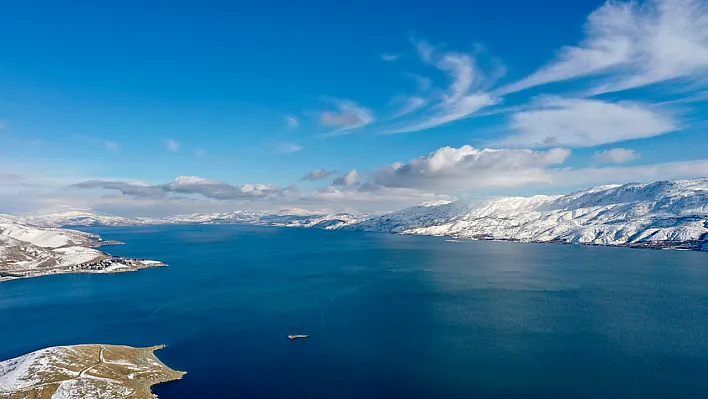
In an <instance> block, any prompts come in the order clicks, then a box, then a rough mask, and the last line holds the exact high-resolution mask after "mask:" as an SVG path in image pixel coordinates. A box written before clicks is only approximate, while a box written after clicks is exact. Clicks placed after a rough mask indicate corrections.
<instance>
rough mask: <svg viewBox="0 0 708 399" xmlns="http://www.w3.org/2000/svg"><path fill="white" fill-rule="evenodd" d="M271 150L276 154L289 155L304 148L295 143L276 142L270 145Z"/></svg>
mask: <svg viewBox="0 0 708 399" xmlns="http://www.w3.org/2000/svg"><path fill="white" fill-rule="evenodd" d="M271 149H272V151H273V152H275V153H276V154H291V153H293V152H298V151H302V150H303V149H304V147H303V146H301V145H299V144H295V143H285V142H276V143H273V144H272V145H271Z"/></svg>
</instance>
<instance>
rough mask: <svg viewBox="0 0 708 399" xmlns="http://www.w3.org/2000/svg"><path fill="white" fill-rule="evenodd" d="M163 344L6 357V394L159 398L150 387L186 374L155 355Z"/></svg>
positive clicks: (0, 375) (0, 380)
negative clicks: (168, 365)
mask: <svg viewBox="0 0 708 399" xmlns="http://www.w3.org/2000/svg"><path fill="white" fill-rule="evenodd" d="M163 347H164V346H162V345H161V346H154V347H150V348H132V347H129V346H119V345H73V346H56V347H51V348H46V349H41V350H38V351H36V352H32V353H29V354H26V355H23V356H20V357H16V358H14V359H9V360H5V361H0V397H1V398H8V399H14V398H17V399H20V398H55V399H60V398H135V399H149V398H156V396H155V395H153V394H152V392H150V386H152V385H155V384H159V383H162V382H167V381H173V380H179V379H180V378H182V376H183V375H184V374H185V373H184V372H181V371H175V370H172V369H171V368H169V367H167V366H166V365H165V364H163V363H162V362H161V361H160V360H159V359H158V358H157V357H156V356H155V354H154V352H155V351H156V350H158V349H161V348H163Z"/></svg>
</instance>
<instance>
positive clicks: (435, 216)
mask: <svg viewBox="0 0 708 399" xmlns="http://www.w3.org/2000/svg"><path fill="white" fill-rule="evenodd" d="M24 220H25V221H26V222H27V223H31V224H33V225H41V226H72V225H73V226H76V225H83V226H87V225H97V226H100V225H144V224H176V223H198V224H215V223H239V224H253V225H270V226H293V227H316V228H325V229H342V230H358V231H375V232H385V233H395V234H418V235H436V236H450V237H455V238H468V239H479V240H481V239H489V240H509V241H526V242H561V243H574V244H589V245H621V246H633V247H651V248H679V249H694V250H708V178H702V179H694V180H675V181H658V182H654V183H629V184H623V185H609V186H600V187H593V188H589V189H586V190H580V191H576V192H573V193H570V194H567V195H537V196H532V197H497V198H488V199H476V200H469V199H461V200H457V201H454V202H447V203H432V204H423V205H419V206H415V207H411V208H406V209H403V210H400V211H396V212H390V213H385V214H377V215H374V216H366V215H356V214H348V213H323V212H311V211H304V210H279V211H274V212H266V211H235V212H230V213H212V214H189V215H176V216H170V217H167V218H124V217H117V216H110V215H101V214H97V213H94V212H90V211H89V212H87V211H69V212H61V213H53V214H45V215H40V216H31V217H27V218H25V219H24Z"/></svg>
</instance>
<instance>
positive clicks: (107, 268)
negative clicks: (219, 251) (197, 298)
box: [0, 215, 163, 281]
mask: <svg viewBox="0 0 708 399" xmlns="http://www.w3.org/2000/svg"><path fill="white" fill-rule="evenodd" d="M103 243H105V242H104V241H102V240H101V238H100V237H98V236H96V235H94V234H89V233H84V232H81V231H75V230H68V229H59V228H49V227H40V226H35V225H31V224H29V223H27V222H26V221H24V220H22V219H20V218H17V217H13V216H8V215H0V281H3V280H10V279H14V278H21V277H34V276H41V275H46V274H57V273H74V272H85V273H111V272H119V271H132V270H138V269H141V268H145V267H154V266H163V264H162V263H161V262H154V261H140V260H135V259H126V258H119V257H113V256H110V255H108V254H105V253H103V252H101V251H99V250H97V249H95V248H96V247H98V246H99V245H101V244H103Z"/></svg>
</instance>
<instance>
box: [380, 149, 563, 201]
mask: <svg viewBox="0 0 708 399" xmlns="http://www.w3.org/2000/svg"><path fill="white" fill-rule="evenodd" d="M570 154H571V151H570V150H568V149H565V148H554V149H550V150H548V151H532V150H528V149H523V150H515V149H477V148H474V147H472V146H469V145H466V146H462V147H460V148H453V147H442V148H440V149H438V150H436V151H433V152H431V153H430V154H428V155H427V156H422V157H418V158H415V159H411V160H410V161H408V162H405V163H401V162H398V163H394V164H393V165H390V166H387V167H384V168H382V169H380V170H378V171H376V172H375V173H374V174H373V177H372V181H371V183H372V184H375V185H378V186H384V187H404V188H417V189H428V190H430V189H433V190H449V191H453V192H461V191H468V190H473V189H488V188H494V187H516V186H521V185H528V184H532V183H539V182H547V181H548V180H549V174H548V167H549V166H551V165H558V164H562V163H563V162H565V160H566V159H567V158H568V157H569V156H570Z"/></svg>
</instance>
